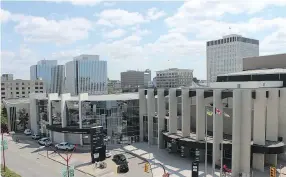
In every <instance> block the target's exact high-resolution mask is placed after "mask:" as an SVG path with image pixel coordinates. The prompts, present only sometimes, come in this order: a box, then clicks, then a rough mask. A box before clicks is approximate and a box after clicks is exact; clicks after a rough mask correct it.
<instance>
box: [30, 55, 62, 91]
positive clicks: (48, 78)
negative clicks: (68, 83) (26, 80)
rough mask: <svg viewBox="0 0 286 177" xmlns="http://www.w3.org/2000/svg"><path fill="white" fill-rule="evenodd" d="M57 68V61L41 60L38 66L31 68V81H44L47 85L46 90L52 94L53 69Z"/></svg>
mask: <svg viewBox="0 0 286 177" xmlns="http://www.w3.org/2000/svg"><path fill="white" fill-rule="evenodd" d="M55 66H57V60H40V61H38V63H37V64H36V65H32V66H31V67H30V79H31V80H37V79H42V80H43V81H44V83H45V87H46V88H45V90H46V92H48V93H51V92H52V89H51V82H52V68H53V67H55Z"/></svg>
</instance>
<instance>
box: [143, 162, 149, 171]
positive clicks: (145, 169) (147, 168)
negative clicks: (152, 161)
mask: <svg viewBox="0 0 286 177" xmlns="http://www.w3.org/2000/svg"><path fill="white" fill-rule="evenodd" d="M144 172H146V173H149V164H148V163H145V165H144Z"/></svg>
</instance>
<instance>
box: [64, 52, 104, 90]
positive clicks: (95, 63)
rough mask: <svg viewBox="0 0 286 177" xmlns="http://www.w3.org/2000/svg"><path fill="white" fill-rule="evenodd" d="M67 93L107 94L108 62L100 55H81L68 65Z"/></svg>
mask: <svg viewBox="0 0 286 177" xmlns="http://www.w3.org/2000/svg"><path fill="white" fill-rule="evenodd" d="M65 84H66V91H67V93H71V94H72V95H78V94H79V93H88V94H91V95H100V94H107V62H106V61H102V60H99V56H98V55H80V56H78V57H75V58H74V60H73V61H70V62H68V63H66V82H65Z"/></svg>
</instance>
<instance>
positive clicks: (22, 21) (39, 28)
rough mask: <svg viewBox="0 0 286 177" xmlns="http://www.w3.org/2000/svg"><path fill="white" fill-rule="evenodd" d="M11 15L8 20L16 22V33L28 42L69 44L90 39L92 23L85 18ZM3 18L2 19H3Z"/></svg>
mask: <svg viewBox="0 0 286 177" xmlns="http://www.w3.org/2000/svg"><path fill="white" fill-rule="evenodd" d="M8 13H9V14H10V15H9V17H8V19H7V16H6V17H5V18H6V21H7V20H11V21H14V22H16V26H15V31H16V32H17V33H19V34H21V35H23V37H24V40H25V41H26V42H54V43H56V44H69V43H73V42H75V41H78V40H83V39H86V38H87V37H88V34H89V32H90V31H91V30H92V23H91V22H90V21H89V20H87V19H85V18H67V19H64V20H49V19H46V18H44V17H37V16H27V15H22V14H11V13H10V12H8V11H6V12H5V14H8ZM1 18H2V17H1Z"/></svg>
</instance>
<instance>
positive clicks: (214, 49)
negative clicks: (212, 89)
mask: <svg viewBox="0 0 286 177" xmlns="http://www.w3.org/2000/svg"><path fill="white" fill-rule="evenodd" d="M206 47H207V80H208V82H215V81H216V77H217V76H218V75H220V74H227V73H232V72H239V71H242V70H243V64H242V59H243V58H246V57H253V56H259V41H258V40H256V39H250V38H245V37H242V36H240V35H236V34H231V35H227V36H223V38H222V39H217V40H213V41H208V42H207V45H206Z"/></svg>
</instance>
